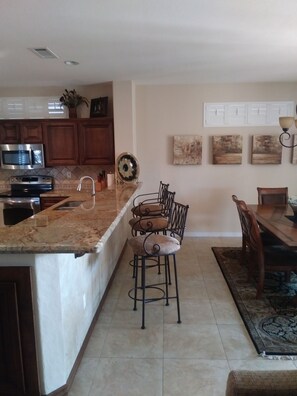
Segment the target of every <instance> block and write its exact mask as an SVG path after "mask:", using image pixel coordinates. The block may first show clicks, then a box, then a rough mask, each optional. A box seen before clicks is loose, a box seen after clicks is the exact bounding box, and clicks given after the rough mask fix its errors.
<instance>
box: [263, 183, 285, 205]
mask: <svg viewBox="0 0 297 396" xmlns="http://www.w3.org/2000/svg"><path fill="white" fill-rule="evenodd" d="M257 191H258V204H259V205H277V204H280V205H286V204H287V203H288V187H257Z"/></svg>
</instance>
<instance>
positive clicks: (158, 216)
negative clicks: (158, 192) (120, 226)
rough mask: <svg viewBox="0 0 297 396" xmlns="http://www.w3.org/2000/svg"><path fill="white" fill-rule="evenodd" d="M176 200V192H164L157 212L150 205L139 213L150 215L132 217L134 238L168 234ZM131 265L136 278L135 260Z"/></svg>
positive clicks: (156, 208)
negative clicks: (153, 234) (144, 235)
mask: <svg viewBox="0 0 297 396" xmlns="http://www.w3.org/2000/svg"><path fill="white" fill-rule="evenodd" d="M174 198H175V192H172V191H169V190H165V191H164V192H163V202H162V204H161V205H159V204H157V205H155V210H154V209H153V206H154V205H150V208H148V207H147V208H146V210H145V211H142V210H140V211H139V213H150V215H148V214H147V215H146V216H144V215H143V216H137V217H132V219H130V220H129V224H130V226H131V233H132V236H137V235H138V234H142V235H143V234H146V233H147V232H150V233H151V232H155V233H160V232H161V233H163V234H166V231H167V228H168V225H169V219H170V214H171V210H172V206H173V203H174ZM141 205H142V204H140V207H141ZM154 261H155V259H154ZM157 262H158V269H159V274H160V273H161V270H160V268H161V266H160V260H159V259H158V260H157ZM130 265H131V266H132V267H133V278H134V277H135V263H134V260H131V261H130ZM169 279H170V273H169ZM169 283H170V282H169Z"/></svg>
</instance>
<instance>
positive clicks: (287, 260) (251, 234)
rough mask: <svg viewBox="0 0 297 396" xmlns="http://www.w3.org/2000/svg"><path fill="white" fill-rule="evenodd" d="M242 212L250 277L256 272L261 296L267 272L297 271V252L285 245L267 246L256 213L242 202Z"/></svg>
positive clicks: (257, 295) (288, 272) (258, 295)
mask: <svg viewBox="0 0 297 396" xmlns="http://www.w3.org/2000/svg"><path fill="white" fill-rule="evenodd" d="M243 202H244V201H243ZM244 204H245V203H244ZM241 214H242V223H243V227H244V229H245V243H246V246H247V253H248V257H247V263H248V274H249V279H251V277H252V275H253V274H255V276H256V279H257V293H256V298H261V296H262V293H263V290H264V281H265V273H266V272H284V273H285V274H288V275H289V274H290V272H291V271H297V253H296V251H294V250H291V249H289V248H287V247H286V246H284V245H270V246H267V245H266V246H265V245H264V244H263V241H262V238H261V232H260V228H259V225H258V223H257V220H256V217H255V214H254V213H253V212H252V211H251V210H249V209H247V208H246V204H245V206H244V205H243V204H241ZM286 279H288V277H287V278H286Z"/></svg>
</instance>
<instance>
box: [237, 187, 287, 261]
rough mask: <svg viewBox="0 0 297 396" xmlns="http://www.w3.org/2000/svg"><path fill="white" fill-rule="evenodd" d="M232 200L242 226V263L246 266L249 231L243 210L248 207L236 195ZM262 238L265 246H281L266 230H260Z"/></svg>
mask: <svg viewBox="0 0 297 396" xmlns="http://www.w3.org/2000/svg"><path fill="white" fill-rule="evenodd" d="M232 200H233V202H235V204H236V208H237V212H238V216H239V222H240V226H241V233H242V249H241V263H242V264H246V257H247V254H246V251H247V238H248V232H249V230H248V229H247V228H246V224H245V222H244V215H243V213H242V210H243V209H245V210H247V209H248V208H247V205H246V203H245V202H244V201H242V200H239V199H238V198H237V196H236V195H234V194H233V195H232ZM260 237H261V240H262V243H263V245H264V246H273V245H280V242H279V240H278V239H277V238H276V237H274V236H273V235H271V234H270V233H268V232H266V231H265V230H261V229H260Z"/></svg>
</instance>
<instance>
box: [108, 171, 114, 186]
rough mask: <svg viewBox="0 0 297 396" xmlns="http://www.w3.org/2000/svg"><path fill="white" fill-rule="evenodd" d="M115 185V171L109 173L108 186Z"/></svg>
mask: <svg viewBox="0 0 297 396" xmlns="http://www.w3.org/2000/svg"><path fill="white" fill-rule="evenodd" d="M113 185H114V173H107V187H112V186H113Z"/></svg>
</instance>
